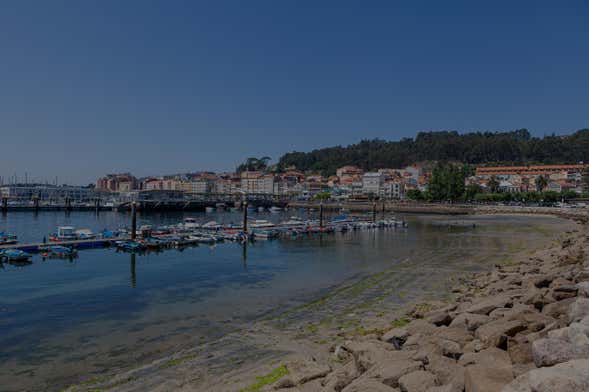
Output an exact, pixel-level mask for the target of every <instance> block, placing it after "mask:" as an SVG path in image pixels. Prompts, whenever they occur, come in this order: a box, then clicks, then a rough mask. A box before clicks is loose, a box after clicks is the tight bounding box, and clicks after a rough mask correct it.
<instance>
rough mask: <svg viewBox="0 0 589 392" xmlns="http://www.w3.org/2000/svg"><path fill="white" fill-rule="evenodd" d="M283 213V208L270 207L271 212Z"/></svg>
mask: <svg viewBox="0 0 589 392" xmlns="http://www.w3.org/2000/svg"><path fill="white" fill-rule="evenodd" d="M280 211H282V208H280V207H277V206H272V207H270V212H280Z"/></svg>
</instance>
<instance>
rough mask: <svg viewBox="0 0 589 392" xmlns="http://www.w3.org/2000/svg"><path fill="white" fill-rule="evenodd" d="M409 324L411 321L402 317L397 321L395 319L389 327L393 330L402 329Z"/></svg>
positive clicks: (406, 317)
mask: <svg viewBox="0 0 589 392" xmlns="http://www.w3.org/2000/svg"><path fill="white" fill-rule="evenodd" d="M410 322H411V319H410V318H409V317H408V316H404V317H401V318H398V319H395V320H393V321H392V322H391V325H392V326H393V327H394V328H399V327H404V326H406V325H407V324H409V323H410Z"/></svg>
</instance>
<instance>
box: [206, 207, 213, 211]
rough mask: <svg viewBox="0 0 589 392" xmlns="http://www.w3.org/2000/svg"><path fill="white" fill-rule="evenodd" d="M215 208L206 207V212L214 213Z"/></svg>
mask: <svg viewBox="0 0 589 392" xmlns="http://www.w3.org/2000/svg"><path fill="white" fill-rule="evenodd" d="M214 211H215V207H205V212H214Z"/></svg>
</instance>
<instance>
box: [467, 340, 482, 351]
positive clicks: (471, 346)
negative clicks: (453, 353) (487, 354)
mask: <svg viewBox="0 0 589 392" xmlns="http://www.w3.org/2000/svg"><path fill="white" fill-rule="evenodd" d="M484 348H485V345H484V344H483V342H481V341H480V340H478V339H475V340H473V341H472V342H468V343H466V344H465V345H464V347H463V348H462V351H464V352H465V353H478V352H479V351H481V350H483V349H484Z"/></svg>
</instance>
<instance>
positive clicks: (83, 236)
mask: <svg viewBox="0 0 589 392" xmlns="http://www.w3.org/2000/svg"><path fill="white" fill-rule="evenodd" d="M74 233H75V234H76V237H77V238H78V239H80V240H90V239H92V238H96V234H94V233H93V232H92V230H89V229H81V230H76V231H75V232H74Z"/></svg>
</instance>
